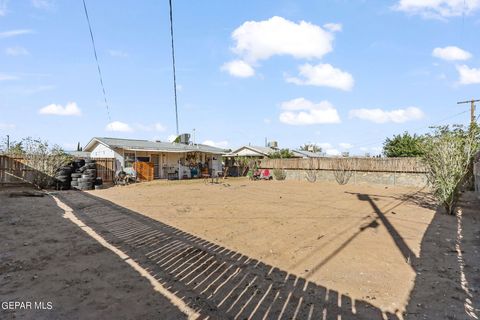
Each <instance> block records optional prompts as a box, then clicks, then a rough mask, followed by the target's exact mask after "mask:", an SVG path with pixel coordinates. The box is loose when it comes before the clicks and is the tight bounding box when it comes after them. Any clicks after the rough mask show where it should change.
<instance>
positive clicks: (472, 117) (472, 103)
mask: <svg viewBox="0 0 480 320" xmlns="http://www.w3.org/2000/svg"><path fill="white" fill-rule="evenodd" d="M475 102H480V99H477V100H475V99H472V100H467V101H459V102H457V104H464V103H470V126H472V127H473V125H474V124H475V122H476V121H475Z"/></svg>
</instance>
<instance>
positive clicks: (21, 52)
mask: <svg viewBox="0 0 480 320" xmlns="http://www.w3.org/2000/svg"><path fill="white" fill-rule="evenodd" d="M5 54H6V55H7V56H14V57H16V56H27V55H29V54H30V52H28V50H27V49H25V48H24V47H9V48H7V49H5Z"/></svg>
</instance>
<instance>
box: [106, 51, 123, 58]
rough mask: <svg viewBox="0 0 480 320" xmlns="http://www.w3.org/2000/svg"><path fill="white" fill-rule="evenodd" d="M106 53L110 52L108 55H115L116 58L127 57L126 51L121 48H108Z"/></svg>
mask: <svg viewBox="0 0 480 320" xmlns="http://www.w3.org/2000/svg"><path fill="white" fill-rule="evenodd" d="M108 53H109V54H110V56H112V57H116V58H126V57H128V53H127V52H125V51H122V50H108Z"/></svg>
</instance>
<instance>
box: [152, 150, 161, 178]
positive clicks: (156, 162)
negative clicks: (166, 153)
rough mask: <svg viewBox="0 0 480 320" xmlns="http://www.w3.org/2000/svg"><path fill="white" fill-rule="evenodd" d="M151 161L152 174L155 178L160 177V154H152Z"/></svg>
mask: <svg viewBox="0 0 480 320" xmlns="http://www.w3.org/2000/svg"><path fill="white" fill-rule="evenodd" d="M151 159H152V160H151V161H152V162H153V176H154V178H155V179H158V178H160V168H161V166H160V155H158V154H152V157H151Z"/></svg>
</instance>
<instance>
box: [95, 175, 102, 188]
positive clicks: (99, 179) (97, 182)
mask: <svg viewBox="0 0 480 320" xmlns="http://www.w3.org/2000/svg"><path fill="white" fill-rule="evenodd" d="M95 185H96V186H101V185H103V179H102V178H100V177H98V178H96V179H95Z"/></svg>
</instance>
